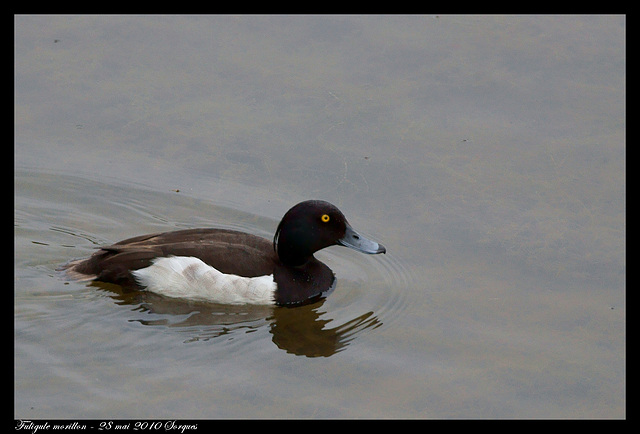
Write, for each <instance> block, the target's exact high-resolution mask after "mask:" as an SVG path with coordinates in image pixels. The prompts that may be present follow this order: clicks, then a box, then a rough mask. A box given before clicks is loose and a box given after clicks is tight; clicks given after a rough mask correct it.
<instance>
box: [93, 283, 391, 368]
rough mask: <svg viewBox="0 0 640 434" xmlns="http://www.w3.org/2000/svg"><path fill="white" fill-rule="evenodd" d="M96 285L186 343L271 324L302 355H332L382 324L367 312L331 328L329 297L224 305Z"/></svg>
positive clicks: (277, 337) (284, 345)
mask: <svg viewBox="0 0 640 434" xmlns="http://www.w3.org/2000/svg"><path fill="white" fill-rule="evenodd" d="M90 285H91V286H95V287H98V288H100V289H103V290H106V291H108V292H109V293H110V296H111V297H112V298H113V299H114V300H115V301H116V303H117V304H120V305H129V306H134V308H133V309H132V311H136V312H144V313H148V314H149V315H150V316H149V318H148V319H132V320H131V321H137V322H139V323H141V324H144V325H148V326H165V327H175V328H177V330H179V331H180V332H181V333H184V334H185V335H187V339H185V341H184V342H185V343H188V342H196V341H207V340H210V339H214V338H219V337H223V336H226V337H231V336H232V335H233V334H237V333H242V332H244V333H252V332H255V331H257V330H258V329H260V328H262V327H265V326H269V332H270V333H271V334H272V336H273V337H272V340H273V343H275V344H276V346H277V347H278V348H280V349H281V350H284V351H286V352H287V353H290V354H295V355H299V356H307V357H329V356H331V355H333V354H335V353H337V352H339V351H342V350H344V349H345V348H346V346H347V345H348V344H349V343H350V342H351V341H352V340H353V339H355V337H356V335H357V334H358V333H360V332H362V331H363V330H366V329H369V328H371V329H375V328H377V327H379V326H381V325H382V322H381V321H380V320H379V319H378V317H377V316H376V315H374V313H373V312H366V313H364V314H362V315H360V316H358V317H356V318H353V319H351V320H349V321H347V322H345V323H344V324H340V325H336V326H335V327H332V328H330V327H327V325H328V324H330V323H331V322H333V321H334V320H333V319H330V318H324V317H323V315H324V314H326V312H324V311H321V308H322V305H323V304H324V302H325V299H321V300H319V301H317V302H315V303H313V304H308V305H304V306H299V307H276V306H254V305H221V304H214V303H203V302H189V301H182V300H176V299H171V298H166V297H163V296H161V295H157V294H153V293H150V292H144V291H131V290H125V289H123V288H122V287H120V286H118V285H112V284H108V283H103V282H92V283H90Z"/></svg>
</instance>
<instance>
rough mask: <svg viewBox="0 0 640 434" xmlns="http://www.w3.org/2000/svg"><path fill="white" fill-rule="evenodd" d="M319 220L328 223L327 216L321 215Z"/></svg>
mask: <svg viewBox="0 0 640 434" xmlns="http://www.w3.org/2000/svg"><path fill="white" fill-rule="evenodd" d="M320 220H322V221H323V222H325V223H326V222H328V221H329V214H322V217H320Z"/></svg>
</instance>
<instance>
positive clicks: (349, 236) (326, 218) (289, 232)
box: [273, 200, 387, 266]
mask: <svg viewBox="0 0 640 434" xmlns="http://www.w3.org/2000/svg"><path fill="white" fill-rule="evenodd" d="M333 245H342V246H345V247H350V248H352V249H355V250H358V251H360V252H363V253H369V254H377V253H386V251H387V250H386V249H385V247H384V246H383V245H382V244H378V243H376V242H375V241H371V240H368V239H366V238H364V237H362V236H361V235H359V234H358V233H357V232H356V231H355V230H353V228H352V227H351V225H349V223H348V222H347V219H346V218H345V216H344V214H342V212H341V211H340V210H339V209H338V208H337V207H335V206H334V205H332V204H330V203H329V202H325V201H322V200H307V201H304V202H300V203H299V204H297V205H295V206H294V207H293V208H291V209H290V210H289V211H287V213H286V214H285V215H284V217H283V218H282V221H281V222H280V224H279V225H278V229H277V230H276V234H275V236H274V238H273V248H274V250H275V251H276V252H277V253H278V257H279V258H280V260H281V261H282V263H284V264H286V265H292V266H297V265H302V264H304V263H305V262H307V261H308V260H309V259H310V258H311V257H312V256H313V254H314V253H315V252H317V251H318V250H321V249H324V248H325V247H329V246H333Z"/></svg>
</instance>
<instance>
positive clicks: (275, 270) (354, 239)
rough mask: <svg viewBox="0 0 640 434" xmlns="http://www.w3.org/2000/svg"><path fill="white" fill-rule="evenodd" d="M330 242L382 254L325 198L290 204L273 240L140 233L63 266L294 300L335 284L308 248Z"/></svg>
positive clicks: (207, 297) (159, 286)
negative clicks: (291, 205) (323, 199)
mask: <svg viewBox="0 0 640 434" xmlns="http://www.w3.org/2000/svg"><path fill="white" fill-rule="evenodd" d="M332 245H342V246H346V247H350V248H352V249H355V250H359V251H361V252H364V253H370V254H376V253H385V252H386V249H385V248H384V246H382V245H381V244H378V243H376V242H374V241H370V240H368V239H366V238H364V237H362V236H360V235H358V233H357V232H355V231H354V230H353V228H352V227H351V226H350V225H349V223H348V222H347V220H346V218H345V217H344V215H343V214H342V212H341V211H340V210H339V209H338V208H336V207H335V206H334V205H332V204H330V203H329V202H325V201H320V200H309V201H305V202H301V203H299V204H297V205H295V206H294V207H293V208H291V209H290V210H289V211H287V213H286V214H285V215H284V217H283V218H282V221H281V222H280V224H279V225H278V228H277V230H276V233H275V236H274V238H273V242H270V241H268V240H266V239H264V238H261V237H258V236H256V235H251V234H247V233H243V232H238V231H233V230H227V229H187V230H180V231H174V232H164V233H156V234H150V235H141V236H138V237H134V238H129V239H127V240H124V241H120V242H118V243H115V244H113V245H111V246H106V247H102V248H101V249H100V250H98V251H97V252H96V253H94V254H93V255H92V256H91V257H89V258H88V259H84V260H79V261H74V262H71V263H70V264H68V265H67V267H66V270H67V273H68V275H69V276H70V277H72V278H75V279H79V280H97V281H102V282H110V283H116V284H119V285H121V286H123V287H134V288H139V289H146V290H147V291H151V292H155V293H158V294H163V295H165V296H168V297H179V298H186V299H192V300H203V301H211V302H216V303H231V304H239V303H250V304H277V305H298V304H302V303H307V302H310V301H313V300H315V299H317V298H319V297H320V296H322V294H323V293H325V292H326V291H328V290H330V289H332V288H333V286H334V284H335V276H334V274H333V272H332V271H331V269H330V268H329V267H327V266H326V265H325V264H323V263H322V262H320V261H318V260H317V259H316V258H315V257H314V256H313V254H314V253H315V252H317V251H318V250H321V249H324V248H325V247H329V246H332Z"/></svg>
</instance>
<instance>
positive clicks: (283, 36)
mask: <svg viewBox="0 0 640 434" xmlns="http://www.w3.org/2000/svg"><path fill="white" fill-rule="evenodd" d="M625 28H626V22H625V17H621V16H517V17H510V16H481V17H476V16H463V17H458V16H319V17H315V16H252V17H240V16H175V17H171V16H164V17H154V16H150V17H142V16H108V17H100V16H91V17H86V16H17V17H16V18H15V146H14V185H15V190H14V201H15V202H14V203H15V208H14V254H15V258H14V288H15V289H14V293H15V298H14V300H15V301H14V340H15V355H14V358H15V364H14V366H15V369H14V417H16V418H23V419H26V418H54V417H55V418H163V419H164V418H225V417H233V418H235V417H239V418H252V417H259V418H287V417H301V418H309V417H315V418H323V417H329V418H330V417H346V418H352V417H402V418H496V417H497V418H519V417H527V418H549V417H553V418H589V417H594V418H622V417H625V415H626V413H625V406H626V398H625V394H626V389H625V379H626V378H625V376H626V374H625V344H626V336H625V315H626V313H625V312H626V300H625V274H626V268H625V267H626V265H625V235H626V219H625V210H626V201H625V188H626V179H625V160H626V155H625V124H626V115H625V91H626V90H625V78H626V77H625V64H626V57H625V49H626V47H625ZM311 198H317V199H324V200H328V201H330V202H332V203H334V204H336V205H337V206H339V207H340V208H341V209H342V211H343V212H344V213H345V215H346V216H347V218H348V219H349V221H350V223H351V224H352V225H353V226H354V227H355V228H356V229H357V230H359V231H360V232H361V233H363V235H365V236H368V237H371V238H373V239H375V240H377V241H380V242H381V243H383V244H384V245H385V246H386V247H387V250H388V253H387V254H386V255H376V256H367V255H360V254H358V253H357V252H354V251H351V250H348V249H344V248H340V247H332V248H329V249H326V250H325V251H323V252H321V253H320V254H319V255H318V256H319V257H320V258H321V259H322V260H323V261H324V262H326V263H327V265H329V266H330V267H331V268H332V269H333V270H334V272H335V273H336V276H337V278H338V285H337V286H336V289H335V290H334V292H333V293H332V294H330V296H329V297H328V298H327V299H326V300H322V301H320V302H318V303H314V304H312V305H310V306H305V307H302V308H296V309H286V308H255V307H252V308H247V307H242V306H240V307H232V308H230V307H225V306H218V305H210V304H197V303H184V302H176V301H171V300H166V299H163V298H161V297H154V296H150V295H148V294H144V293H125V292H123V291H122V290H121V289H120V288H119V287H117V286H114V285H105V284H86V283H78V282H69V281H67V280H65V279H64V278H63V277H62V276H61V275H60V273H59V272H57V271H56V269H57V268H58V267H59V266H60V265H62V264H64V263H65V262H67V261H69V260H72V259H75V258H79V257H85V256H88V255H90V254H91V253H92V252H93V251H94V249H95V248H96V247H99V246H101V245H104V244H108V243H113V242H116V241H119V240H121V239H124V238H128V237H131V236H134V235H139V234H143V233H150V232H158V231H166V230H174V229H182V228H192V227H202V226H216V227H226V228H232V229H239V230H244V231H247V232H251V233H255V234H257V235H260V236H264V237H266V238H269V239H270V238H271V237H272V236H273V232H274V231H275V228H276V227H277V224H278V222H279V219H280V218H281V216H282V215H283V214H284V212H285V211H286V210H287V209H289V208H290V207H291V206H292V205H293V204H295V203H296V202H298V201H301V200H305V199H311Z"/></svg>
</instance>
